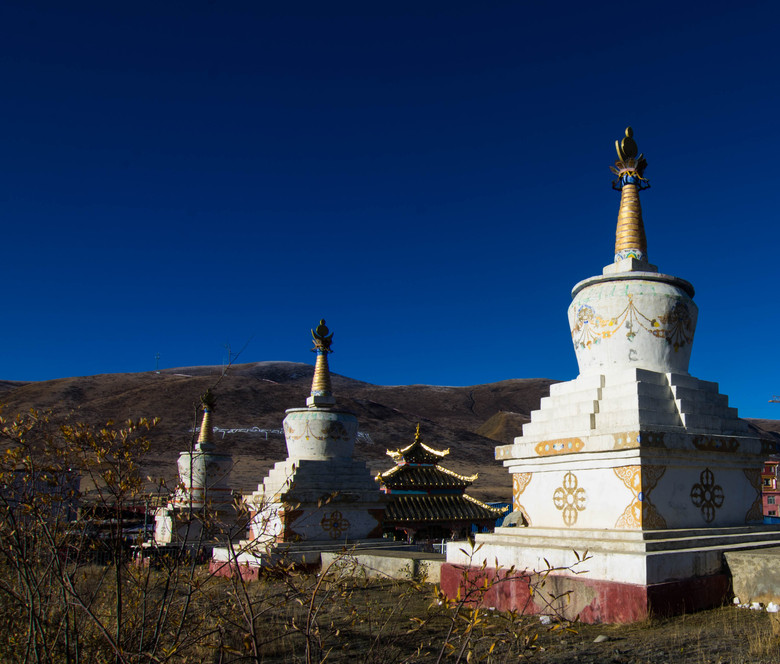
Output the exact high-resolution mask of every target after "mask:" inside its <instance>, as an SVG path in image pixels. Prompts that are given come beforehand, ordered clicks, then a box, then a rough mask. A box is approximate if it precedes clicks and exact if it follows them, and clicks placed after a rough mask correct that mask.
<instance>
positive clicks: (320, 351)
mask: <svg viewBox="0 0 780 664" xmlns="http://www.w3.org/2000/svg"><path fill="white" fill-rule="evenodd" d="M311 337H312V339H313V340H314V348H312V350H313V351H314V352H315V353H317V362H316V364H315V365H314V378H312V382H311V396H310V397H309V398H308V399H307V400H306V403H307V404H308V405H309V407H317V406H331V405H333V404H335V403H336V400H335V399H334V398H333V389H332V388H331V385H330V368H329V367H328V353H332V352H333V351H332V350H331V348H330V345H331V343H333V332H331V331H330V330H329V329H328V326H327V325H325V319H324V318H323V319H322V320H320V324H319V325H317V327H316V328H315V329H314V330H312V331H311Z"/></svg>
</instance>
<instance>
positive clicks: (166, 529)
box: [154, 390, 237, 545]
mask: <svg viewBox="0 0 780 664" xmlns="http://www.w3.org/2000/svg"><path fill="white" fill-rule="evenodd" d="M214 405H215V398H214V395H213V394H212V393H211V390H207V391H206V393H205V394H204V395H203V396H202V397H201V406H202V408H203V420H202V422H201V426H200V433H199V434H198V440H197V442H196V443H195V445H194V447H193V449H192V450H187V451H185V452H181V453H180V454H179V460H178V471H179V473H178V475H179V486H178V487H177V489H176V491H174V493H173V494H172V495H171V498H170V501H169V503H168V505H167V506H166V507H163V508H161V509H158V510H157V513H156V514H155V519H154V522H155V524H154V543H155V544H157V545H161V544H175V543H180V542H182V541H185V542H188V543H192V544H195V543H198V542H200V543H202V544H203V545H205V544H210V543H211V542H212V540H213V539H214V538H218V539H221V538H224V537H226V536H228V535H229V534H230V531H231V528H232V527H234V526H235V524H236V520H237V512H236V507H235V504H234V497H233V491H232V490H231V488H230V485H229V484H228V479H229V476H230V471H231V470H232V468H233V458H232V457H231V456H230V455H229V454H222V453H220V452H218V451H217V446H216V445H215V444H214V430H213V428H212V426H213V425H212V423H211V415H212V413H213V412H214ZM204 526H205V529H204Z"/></svg>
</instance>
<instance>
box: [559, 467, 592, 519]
mask: <svg viewBox="0 0 780 664" xmlns="http://www.w3.org/2000/svg"><path fill="white" fill-rule="evenodd" d="M577 484H578V482H577V476H576V475H575V474H574V473H572V472H567V473H566V474H565V475H564V476H563V483H562V486H559V487H558V488H557V489H556V490H555V493H553V504H554V505H555V507H556V509H559V510H561V512H563V522H564V523H565V524H566V525H567V526H573V525H574V524H575V523H577V516H578V514H579V513H580V512H582V511H583V510H584V509H585V505H586V503H587V495H586V494H585V489H583V488H582V487H578V486H577Z"/></svg>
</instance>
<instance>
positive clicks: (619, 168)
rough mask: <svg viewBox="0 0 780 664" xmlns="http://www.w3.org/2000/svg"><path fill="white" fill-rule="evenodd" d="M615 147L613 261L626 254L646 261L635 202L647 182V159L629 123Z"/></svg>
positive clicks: (643, 231) (648, 184) (641, 224)
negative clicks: (616, 202) (616, 209)
mask: <svg viewBox="0 0 780 664" xmlns="http://www.w3.org/2000/svg"><path fill="white" fill-rule="evenodd" d="M615 149H616V150H617V155H618V160H617V161H616V162H615V165H614V166H613V167H611V169H612V172H613V173H614V174H615V175H617V180H615V181H614V182H613V183H612V187H613V189H617V190H619V191H620V192H621V196H620V211H619V212H618V223H617V231H616V233H615V262H616V263H617V262H619V261H622V260H625V259H626V258H636V259H637V260H641V261H647V238H646V236H645V225H644V221H643V220H642V206H641V205H640V203H639V192H640V191H641V190H642V189H647V188H648V187H649V186H650V183H649V182H648V181H647V180H646V179H645V177H644V172H645V169H646V168H647V160H646V159H645V158H644V155H642V154H640V153H639V148H638V147H637V144H636V141H635V140H634V130H633V129H632V128H631V127H626V136H625V138H624V139H623V140H622V141H615Z"/></svg>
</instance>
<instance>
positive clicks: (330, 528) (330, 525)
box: [320, 511, 349, 539]
mask: <svg viewBox="0 0 780 664" xmlns="http://www.w3.org/2000/svg"><path fill="white" fill-rule="evenodd" d="M320 525H321V526H322V529H323V530H324V531H325V532H327V533H328V535H330V537H331V539H339V538H340V537H341V536H342V535H343V534H344V533H346V532H347V531H348V530H349V521H347V520H346V519H345V518H344V517H343V516H341V512H339V511H334V512H331V513H330V516H328V515H327V514H326V515H325V516H324V517H322V521H320Z"/></svg>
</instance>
